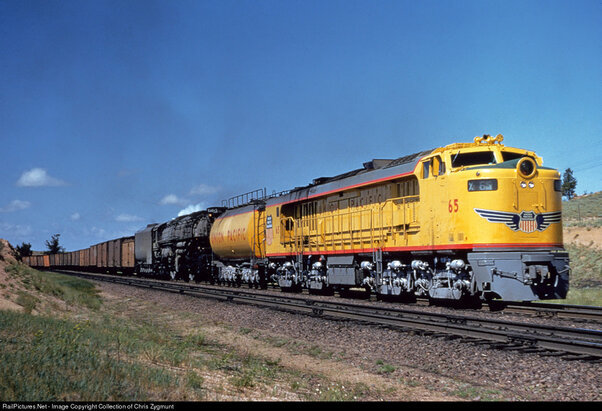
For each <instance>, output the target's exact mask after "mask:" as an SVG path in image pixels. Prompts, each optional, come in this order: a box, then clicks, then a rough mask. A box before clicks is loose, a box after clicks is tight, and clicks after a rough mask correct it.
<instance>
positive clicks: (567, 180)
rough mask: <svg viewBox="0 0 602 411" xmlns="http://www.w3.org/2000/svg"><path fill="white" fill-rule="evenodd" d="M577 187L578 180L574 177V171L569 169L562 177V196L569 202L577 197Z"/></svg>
mask: <svg viewBox="0 0 602 411" xmlns="http://www.w3.org/2000/svg"><path fill="white" fill-rule="evenodd" d="M575 187H577V179H576V178H575V177H573V170H571V169H570V168H567V169H566V170H564V175H563V176H562V195H563V196H565V197H566V198H567V199H568V200H570V199H571V198H573V197H575Z"/></svg>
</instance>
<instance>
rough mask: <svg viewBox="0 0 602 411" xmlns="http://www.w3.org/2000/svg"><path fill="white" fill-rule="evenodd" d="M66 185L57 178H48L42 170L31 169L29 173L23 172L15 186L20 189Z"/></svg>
mask: <svg viewBox="0 0 602 411" xmlns="http://www.w3.org/2000/svg"><path fill="white" fill-rule="evenodd" d="M66 184H67V183H65V182H64V181H62V180H59V179H58V178H54V177H51V176H49V175H48V173H47V172H46V170H44V169H43V168H32V169H31V170H29V171H25V172H24V173H23V174H22V175H21V177H19V180H17V185H18V186H20V187H44V186H46V187H56V186H64V185H66Z"/></svg>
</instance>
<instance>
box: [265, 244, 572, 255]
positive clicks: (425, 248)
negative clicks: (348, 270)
mask: <svg viewBox="0 0 602 411" xmlns="http://www.w3.org/2000/svg"><path fill="white" fill-rule="evenodd" d="M562 246H563V245H562V243H497V244H496V243H482V244H458V245H454V246H449V245H436V246H414V247H385V248H383V249H382V251H385V252H387V251H388V252H391V251H437V250H472V249H486V248H554V247H562ZM375 250H376V249H375V248H361V249H353V250H332V251H319V250H314V251H305V252H303V255H312V254H325V255H336V254H360V253H371V252H374V251H375ZM295 255H297V254H295V253H273V254H266V256H267V257H286V256H295Z"/></svg>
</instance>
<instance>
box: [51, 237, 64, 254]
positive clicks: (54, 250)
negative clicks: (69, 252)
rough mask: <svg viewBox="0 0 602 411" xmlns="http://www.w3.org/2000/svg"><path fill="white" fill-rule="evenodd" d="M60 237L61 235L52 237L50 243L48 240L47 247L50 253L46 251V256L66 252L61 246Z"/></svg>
mask: <svg viewBox="0 0 602 411" xmlns="http://www.w3.org/2000/svg"><path fill="white" fill-rule="evenodd" d="M60 236H61V235H60V234H55V235H53V236H52V238H51V239H50V241H48V240H46V247H48V251H46V254H58V253H64V252H65V248H64V247H61V246H60V245H59V237H60Z"/></svg>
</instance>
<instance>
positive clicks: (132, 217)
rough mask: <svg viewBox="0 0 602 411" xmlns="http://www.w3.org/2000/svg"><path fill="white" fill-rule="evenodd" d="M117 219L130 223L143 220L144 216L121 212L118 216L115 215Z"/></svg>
mask: <svg viewBox="0 0 602 411" xmlns="http://www.w3.org/2000/svg"><path fill="white" fill-rule="evenodd" d="M115 221H119V222H128V223H130V222H132V221H142V218H140V217H138V216H135V215H130V214H119V215H118V216H117V217H115Z"/></svg>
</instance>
